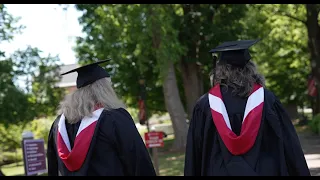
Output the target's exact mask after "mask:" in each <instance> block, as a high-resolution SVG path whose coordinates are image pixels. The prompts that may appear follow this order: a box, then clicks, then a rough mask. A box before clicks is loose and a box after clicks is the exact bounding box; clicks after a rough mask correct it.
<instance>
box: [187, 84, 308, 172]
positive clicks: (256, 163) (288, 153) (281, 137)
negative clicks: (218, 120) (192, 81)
mask: <svg viewBox="0 0 320 180" xmlns="http://www.w3.org/2000/svg"><path fill="white" fill-rule="evenodd" d="M221 93H222V96H223V102H224V103H225V106H226V110H227V112H228V116H229V119H230V124H231V127H232V130H233V132H234V133H235V134H237V135H239V132H240V129H241V123H242V118H243V113H244V109H245V105H246V101H247V98H246V99H242V98H240V97H236V96H232V95H231V89H230V88H229V89H228V90H227V91H226V89H222V90H221ZM208 99H209V98H208V94H205V95H203V96H202V97H201V98H200V99H199V100H198V102H197V103H196V105H195V107H194V110H193V117H192V119H191V122H190V126H189V131H188V137H187V147H186V156H185V167H184V174H185V176H258V175H259V176H310V172H309V169H308V166H307V163H306V160H305V157H304V154H303V151H302V148H301V145H300V142H299V139H298V136H297V134H296V131H295V128H294V126H293V124H292V122H291V120H290V118H289V116H288V115H287V113H286V112H285V110H284V108H283V107H282V105H281V103H280V101H279V100H278V99H277V98H276V97H275V95H274V94H273V93H272V92H270V91H268V90H266V89H265V90H264V107H263V114H262V119H261V124H260V129H259V131H258V135H257V138H256V141H255V143H254V145H253V147H252V148H251V149H250V150H249V151H248V152H247V153H245V154H243V155H239V156H234V155H232V154H231V153H230V152H229V151H228V149H227V148H226V146H225V145H224V143H223V141H222V139H221V137H220V135H219V134H218V132H217V129H216V127H215V125H214V122H213V119H212V115H211V110H210V105H209V100H208Z"/></svg>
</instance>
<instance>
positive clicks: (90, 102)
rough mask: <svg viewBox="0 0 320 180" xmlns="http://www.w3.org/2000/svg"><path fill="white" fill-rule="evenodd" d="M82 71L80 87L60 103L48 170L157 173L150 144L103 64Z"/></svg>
mask: <svg viewBox="0 0 320 180" xmlns="http://www.w3.org/2000/svg"><path fill="white" fill-rule="evenodd" d="M104 62H105V61H99V62H96V63H93V64H89V65H86V66H83V67H80V68H77V69H74V70H71V71H69V72H66V73H64V74H62V75H65V74H69V73H72V72H77V73H78V77H77V90H75V91H74V92H73V93H71V94H69V95H67V96H66V97H65V99H64V100H63V101H62V102H61V104H60V110H59V115H58V117H57V118H56V120H55V121H54V123H53V125H52V127H51V130H50V134H49V139H48V150H47V156H48V175H49V176H155V175H156V173H155V171H154V167H153V164H152V161H151V158H150V156H149V153H148V151H147V149H146V147H145V144H144V142H143V140H142V138H141V136H140V134H139V132H138V130H137V128H136V126H135V124H134V122H133V120H132V118H131V116H130V114H129V113H128V112H127V111H126V110H125V109H124V105H123V104H122V103H121V102H120V100H119V99H118V98H117V96H116V94H115V92H114V90H113V89H112V85H111V80H110V75H109V74H108V72H107V71H106V70H104V69H103V68H102V67H101V66H99V65H98V64H101V63H104Z"/></svg>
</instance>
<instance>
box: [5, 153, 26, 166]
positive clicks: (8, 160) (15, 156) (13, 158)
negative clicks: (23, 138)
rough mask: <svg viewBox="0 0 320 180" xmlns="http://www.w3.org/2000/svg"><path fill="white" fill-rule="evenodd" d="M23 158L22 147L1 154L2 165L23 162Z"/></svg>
mask: <svg viewBox="0 0 320 180" xmlns="http://www.w3.org/2000/svg"><path fill="white" fill-rule="evenodd" d="M22 160H23V156H22V149H17V152H2V153H1V154H0V166H1V165H6V164H12V163H15V162H21V161H22Z"/></svg>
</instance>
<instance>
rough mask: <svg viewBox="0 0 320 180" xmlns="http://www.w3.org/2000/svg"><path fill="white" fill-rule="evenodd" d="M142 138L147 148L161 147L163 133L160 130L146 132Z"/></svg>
mask: <svg viewBox="0 0 320 180" xmlns="http://www.w3.org/2000/svg"><path fill="white" fill-rule="evenodd" d="M144 139H145V142H146V146H147V148H155V147H163V146H164V142H163V133H162V132H148V133H145V134H144Z"/></svg>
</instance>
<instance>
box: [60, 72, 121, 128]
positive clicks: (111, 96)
mask: <svg viewBox="0 0 320 180" xmlns="http://www.w3.org/2000/svg"><path fill="white" fill-rule="evenodd" d="M97 104H99V105H102V107H103V108H104V109H106V110H109V109H117V108H125V105H124V104H123V103H122V102H121V101H120V100H119V99H118V97H117V95H116V93H115V92H114V90H113V88H112V84H111V80H110V78H102V79H99V80H97V81H95V82H94V83H92V84H90V85H87V86H85V87H82V88H79V89H77V90H75V91H74V92H73V93H71V94H68V95H66V96H65V98H64V100H63V101H61V102H60V106H59V110H58V114H64V116H65V117H66V119H67V121H68V122H69V123H72V124H73V123H76V122H78V121H80V120H81V119H82V118H84V117H85V116H91V114H92V112H93V111H94V107H95V106H96V105H97Z"/></svg>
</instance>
